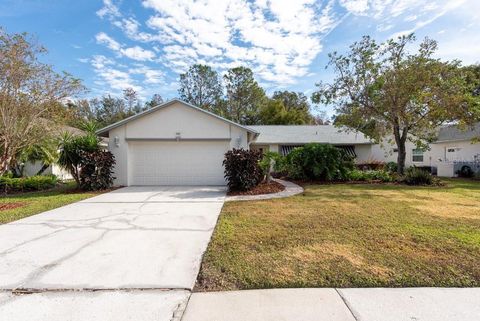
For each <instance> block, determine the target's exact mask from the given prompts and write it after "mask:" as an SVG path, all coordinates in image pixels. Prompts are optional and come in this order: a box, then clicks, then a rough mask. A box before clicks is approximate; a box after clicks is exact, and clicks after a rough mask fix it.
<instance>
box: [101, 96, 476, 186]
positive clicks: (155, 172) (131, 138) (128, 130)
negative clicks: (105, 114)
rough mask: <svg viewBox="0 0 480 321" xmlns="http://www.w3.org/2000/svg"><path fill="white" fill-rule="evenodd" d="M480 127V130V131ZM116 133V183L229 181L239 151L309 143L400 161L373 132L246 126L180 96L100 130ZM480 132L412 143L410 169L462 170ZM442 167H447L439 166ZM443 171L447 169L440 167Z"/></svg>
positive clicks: (366, 158) (445, 133)
mask: <svg viewBox="0 0 480 321" xmlns="http://www.w3.org/2000/svg"><path fill="white" fill-rule="evenodd" d="M478 129H479V130H480V128H478ZM98 134H99V135H102V136H104V137H108V138H109V143H108V149H109V150H110V151H111V152H112V153H113V154H114V156H115V159H116V166H115V170H114V175H115V177H116V181H115V184H116V185H123V186H129V185H224V184H225V179H224V171H223V165H222V162H223V159H224V154H225V152H226V151H228V150H230V149H232V148H244V149H249V148H251V149H257V150H262V151H267V150H269V151H275V152H279V153H281V154H283V155H286V154H288V153H289V152H290V151H291V150H292V149H293V148H295V147H298V146H302V145H304V144H307V143H311V142H317V143H329V144H333V145H335V146H336V147H338V148H342V149H344V150H345V151H346V152H347V153H349V154H350V155H352V156H354V157H355V159H356V161H357V162H358V163H367V162H371V161H381V162H388V161H396V157H397V155H396V151H395V148H394V147H393V146H391V145H389V144H382V145H378V144H374V143H373V142H372V141H371V140H370V139H368V138H367V137H366V136H365V135H363V134H362V133H358V132H352V131H344V130H342V129H339V128H336V127H334V126H331V125H320V126H244V125H240V124H237V123H235V122H232V121H230V120H227V119H225V118H222V117H220V116H218V115H215V114H213V113H210V112H208V111H205V110H203V109H201V108H198V107H196V106H193V105H191V104H188V103H186V102H183V101H181V100H178V99H174V100H171V101H168V102H166V103H164V104H161V105H159V106H156V107H154V108H152V109H149V110H147V111H145V112H142V113H139V114H137V115H134V116H132V117H129V118H126V119H124V120H122V121H119V122H117V123H115V124H112V125H110V126H107V127H105V128H103V129H101V130H99V131H98ZM474 135H479V133H475V131H472V132H471V133H467V132H460V131H458V130H457V129H452V128H450V127H445V129H441V130H440V133H439V139H438V141H437V142H436V143H434V144H431V148H430V150H427V151H421V150H417V149H416V148H415V146H414V145H413V144H409V145H408V146H407V161H406V163H407V166H412V165H415V166H428V167H434V168H437V167H439V166H443V165H445V164H451V171H448V170H444V169H443V168H442V174H443V176H453V175H454V172H453V170H454V165H453V160H454V159H457V160H460V159H463V160H472V161H474V160H476V159H477V158H479V157H480V144H478V143H477V144H472V143H471V138H473V137H475V136H474ZM439 171H440V169H439ZM439 174H440V172H439Z"/></svg>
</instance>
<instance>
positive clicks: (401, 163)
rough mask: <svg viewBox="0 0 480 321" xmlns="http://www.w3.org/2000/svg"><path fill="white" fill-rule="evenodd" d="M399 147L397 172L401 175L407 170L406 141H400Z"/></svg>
mask: <svg viewBox="0 0 480 321" xmlns="http://www.w3.org/2000/svg"><path fill="white" fill-rule="evenodd" d="M397 148H398V156H397V164H398V167H397V172H398V174H399V175H403V173H404V172H405V159H406V158H407V152H406V149H405V142H402V141H400V143H397Z"/></svg>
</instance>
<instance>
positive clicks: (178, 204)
mask: <svg viewBox="0 0 480 321" xmlns="http://www.w3.org/2000/svg"><path fill="white" fill-rule="evenodd" d="M224 198H225V188H223V187H128V188H122V189H119V190H116V191H113V192H110V193H106V194H102V195H99V196H97V197H93V198H90V199H87V200H84V201H81V202H78V203H74V204H71V205H67V206H64V207H61V208H57V209H54V210H51V211H48V212H44V213H42V214H39V215H34V216H31V217H28V218H25V219H22V220H19V221H16V222H13V223H10V224H6V225H2V226H0V256H1V260H0V288H1V289H3V290H4V291H3V292H1V293H0V319H3V318H4V317H6V318H5V320H13V319H15V320H24V319H25V320H57V318H56V316H58V320H77V318H78V319H79V320H81V319H85V318H86V317H87V318H89V319H90V320H97V318H96V317H94V316H95V315H97V316H101V317H99V320H123V319H125V318H127V317H128V315H129V314H128V313H127V312H126V311H130V312H129V313H133V312H134V310H135V307H138V308H139V309H140V308H141V310H142V311H141V313H142V314H140V315H142V316H145V317H144V318H142V320H150V319H151V320H163V319H164V320H170V319H171V317H172V315H173V314H174V311H175V310H176V309H179V308H180V309H181V308H182V306H183V305H184V303H185V302H186V301H187V300H188V297H189V293H190V290H191V289H192V287H193V286H194V284H195V279H196V276H197V274H198V270H199V267H200V262H201V257H202V254H203V253H204V251H205V250H206V247H207V244H208V242H209V240H210V237H211V234H212V232H213V229H214V227H215V224H216V221H217V218H218V215H219V213H220V210H221V208H222V205H223V202H224ZM21 291H26V292H28V293H31V292H36V294H28V295H22V296H18V295H14V294H12V292H21ZM95 304H98V307H99V309H100V308H101V307H102V308H101V309H100V310H99V311H103V312H102V313H93V312H92V315H85V313H86V311H85V310H83V311H82V307H86V306H91V307H92V309H93V310H92V311H94V310H95ZM109 305H110V306H109ZM27 306H28V309H26V308H27ZM115 307H118V308H115ZM132 309H133V310H132ZM87 310H88V309H87ZM59 311H65V313H59ZM75 311H77V312H79V313H76V312H75ZM89 311H90V310H89ZM122 311H123V312H122ZM80 312H81V313H80ZM97 312H98V311H97ZM139 312H140V311H139ZM133 315H135V314H133ZM149 315H150V316H151V318H149V317H148V316H149ZM162 315H164V317H163V319H162V318H161V317H160V316H162ZM13 316H15V317H13ZM159 317H160V318H159ZM167 317H168V318H167ZM134 319H137V318H136V317H135V318H134Z"/></svg>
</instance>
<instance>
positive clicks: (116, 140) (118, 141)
mask: <svg viewBox="0 0 480 321" xmlns="http://www.w3.org/2000/svg"><path fill="white" fill-rule="evenodd" d="M113 142H114V143H115V146H116V147H119V146H120V139H119V138H118V136H115V138H114V139H113Z"/></svg>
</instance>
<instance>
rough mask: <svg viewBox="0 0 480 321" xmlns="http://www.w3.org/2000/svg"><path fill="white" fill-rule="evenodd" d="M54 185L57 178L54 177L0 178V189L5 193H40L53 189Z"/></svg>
mask: <svg viewBox="0 0 480 321" xmlns="http://www.w3.org/2000/svg"><path fill="white" fill-rule="evenodd" d="M56 184H57V177H56V176H55V175H45V176H30V177H20V178H13V177H8V176H0V188H1V190H3V191H4V192H5V193H10V192H30V191H40V190H45V189H49V188H52V187H55V185H56Z"/></svg>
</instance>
